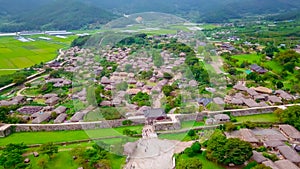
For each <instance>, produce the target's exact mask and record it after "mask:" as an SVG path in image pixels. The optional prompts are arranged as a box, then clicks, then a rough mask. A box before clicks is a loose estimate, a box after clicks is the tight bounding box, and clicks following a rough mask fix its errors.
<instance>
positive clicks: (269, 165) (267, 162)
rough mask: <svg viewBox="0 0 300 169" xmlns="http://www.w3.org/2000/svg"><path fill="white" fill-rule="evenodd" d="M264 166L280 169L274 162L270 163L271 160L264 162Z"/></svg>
mask: <svg viewBox="0 0 300 169" xmlns="http://www.w3.org/2000/svg"><path fill="white" fill-rule="evenodd" d="M263 164H264V165H265V166H267V167H271V168H272V169H279V168H278V167H277V166H276V165H275V163H273V161H270V160H268V161H264V162H263Z"/></svg>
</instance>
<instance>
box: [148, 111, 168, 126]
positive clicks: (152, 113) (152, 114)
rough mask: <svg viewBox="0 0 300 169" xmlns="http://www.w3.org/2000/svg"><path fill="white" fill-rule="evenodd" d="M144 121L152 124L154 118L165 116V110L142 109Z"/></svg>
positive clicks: (160, 118) (161, 118)
mask: <svg viewBox="0 0 300 169" xmlns="http://www.w3.org/2000/svg"><path fill="white" fill-rule="evenodd" d="M144 116H145V118H146V123H148V124H152V123H153V122H154V121H156V120H164V119H166V118H167V114H166V112H165V111H164V110H163V109H161V108H155V109H147V110H144Z"/></svg>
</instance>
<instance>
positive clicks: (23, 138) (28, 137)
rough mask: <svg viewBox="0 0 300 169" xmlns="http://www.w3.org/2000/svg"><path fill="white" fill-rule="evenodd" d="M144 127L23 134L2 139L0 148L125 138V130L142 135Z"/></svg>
mask: <svg viewBox="0 0 300 169" xmlns="http://www.w3.org/2000/svg"><path fill="white" fill-rule="evenodd" d="M142 127H143V126H129V127H118V128H106V129H95V130H76V131H53V132H22V133H13V134H12V135H10V136H8V137H5V138H0V146H4V145H6V144H8V143H22V142H23V143H25V144H43V143H48V142H54V143H55V142H66V141H74V140H85V139H89V138H105V137H112V136H123V130H124V129H130V130H134V131H137V132H138V133H141V131H142Z"/></svg>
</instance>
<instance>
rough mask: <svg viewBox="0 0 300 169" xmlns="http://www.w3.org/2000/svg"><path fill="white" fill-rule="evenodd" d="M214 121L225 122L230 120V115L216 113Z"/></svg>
mask: <svg viewBox="0 0 300 169" xmlns="http://www.w3.org/2000/svg"><path fill="white" fill-rule="evenodd" d="M214 119H215V121H216V123H218V124H219V123H226V122H229V121H230V117H229V116H228V115H227V114H217V115H215V116H214Z"/></svg>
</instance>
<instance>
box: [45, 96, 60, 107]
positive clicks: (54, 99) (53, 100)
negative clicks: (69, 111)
mask: <svg viewBox="0 0 300 169" xmlns="http://www.w3.org/2000/svg"><path fill="white" fill-rule="evenodd" d="M58 102H59V97H51V98H49V99H47V100H46V101H45V103H46V104H47V105H49V106H54V105H56V104H57V103H58Z"/></svg>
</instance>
